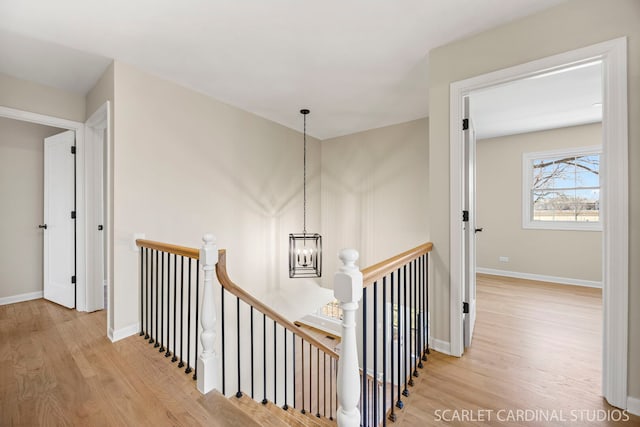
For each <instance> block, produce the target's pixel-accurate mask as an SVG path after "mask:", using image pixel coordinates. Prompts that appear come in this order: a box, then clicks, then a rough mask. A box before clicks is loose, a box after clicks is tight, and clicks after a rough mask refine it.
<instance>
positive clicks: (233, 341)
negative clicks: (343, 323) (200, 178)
mask: <svg viewBox="0 0 640 427" xmlns="http://www.w3.org/2000/svg"><path fill="white" fill-rule="evenodd" d="M226 263H227V254H226V251H225V250H222V249H221V250H219V252H218V262H217V264H216V274H217V277H218V282H219V283H220V285H221V289H220V306H221V312H220V323H221V325H220V326H221V328H220V330H221V331H222V337H221V363H222V369H221V372H222V377H221V381H220V387H221V388H220V389H219V390H221V392H222V394H225V395H227V394H228V393H229V391H231V392H232V393H233V392H235V396H236V397H242V395H243V393H244V392H246V393H247V394H249V395H250V396H251V398H252V399H255V400H261V402H262V403H263V404H265V405H266V404H267V403H268V402H273V403H274V404H276V405H278V406H281V407H282V408H283V409H285V410H288V409H289V408H295V409H298V410H300V411H301V412H302V413H303V414H310V415H312V416H315V417H318V418H320V417H324V418H328V419H330V420H333V419H334V416H335V413H336V410H337V398H336V393H337V391H336V384H337V381H336V376H337V375H338V372H337V370H338V368H337V366H338V353H336V351H335V350H334V349H331V348H329V347H328V346H327V345H325V344H324V343H322V342H321V341H319V340H318V339H317V338H316V337H314V336H313V335H311V334H309V333H308V332H307V331H306V330H304V329H302V328H300V327H299V326H297V325H295V324H294V323H293V322H291V321H289V320H288V319H286V318H284V317H283V316H282V315H280V314H279V313H277V312H275V311H274V310H273V309H271V308H270V307H268V306H267V305H265V304H264V303H263V302H262V301H260V300H258V299H257V298H255V297H254V296H253V295H251V294H250V293H248V292H247V291H245V290H244V289H242V288H241V287H239V286H238V285H236V284H235V283H234V282H233V281H232V280H231V279H230V278H229V275H228V273H227V267H226ZM260 398H262V399H260Z"/></svg>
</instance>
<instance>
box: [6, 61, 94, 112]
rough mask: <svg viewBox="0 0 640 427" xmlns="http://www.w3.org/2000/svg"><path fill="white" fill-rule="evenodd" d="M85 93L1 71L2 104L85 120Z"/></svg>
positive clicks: (18, 108)
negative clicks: (57, 87)
mask: <svg viewBox="0 0 640 427" xmlns="http://www.w3.org/2000/svg"><path fill="white" fill-rule="evenodd" d="M84 102H85V99H84V95H81V94H77V93H72V92H66V91H64V90H60V89H55V88H52V87H49V86H44V85H41V84H38V83H33V82H28V81H26V80H20V79H17V78H15V77H10V76H8V75H6V74H2V73H0V105H1V106H3V107H10V108H15V109H17V110H23V111H29V112H31V113H39V114H45V115H48V116H53V117H58V118H61V119H67V120H75V121H77V122H84V118H85V115H84V114H85V111H84V110H85V104H84Z"/></svg>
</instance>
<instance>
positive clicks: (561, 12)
mask: <svg viewBox="0 0 640 427" xmlns="http://www.w3.org/2000/svg"><path fill="white" fill-rule="evenodd" d="M638 22H640V2H638V1H637V0H616V1H615V2H609V1H602V0H570V1H568V2H566V3H563V4H561V5H559V6H557V7H555V8H552V9H549V10H546V11H543V12H541V13H539V14H536V15H533V16H530V17H527V18H524V19H521V20H517V21H514V22H512V23H510V24H507V25H504V26H501V27H498V28H495V29H492V30H489V31H486V32H483V33H480V34H477V35H475V36H474V37H471V38H468V39H465V40H461V41H458V42H455V43H452V44H450V45H446V46H443V47H440V48H438V49H434V50H433V51H431V52H430V55H429V56H430V60H429V64H430V65H429V111H430V117H429V123H430V132H429V141H430V175H429V177H430V182H431V183H433V184H432V185H431V189H430V194H431V198H430V201H431V203H430V206H431V218H430V221H431V224H437V227H435V226H434V227H432V228H431V239H432V240H433V242H434V250H435V252H434V254H433V258H432V259H433V260H434V263H433V265H434V267H435V271H434V274H435V283H434V286H435V289H434V295H433V297H432V299H431V301H430V302H431V303H432V317H431V318H432V324H433V328H432V331H433V335H434V336H435V338H438V339H441V340H444V341H449V249H450V245H449V220H450V217H451V214H450V212H449V85H450V83H452V82H454V81H458V80H463V79H466V78H470V77H473V76H477V75H480V74H484V73H488V72H491V71H495V70H498V69H502V68H506V67H510V66H514V65H517V64H521V63H524V62H527V61H532V60H535V59H539V58H543V57H546V56H550V55H554V54H557V53H561V52H565V51H568V50H572V49H577V48H580V47H583V46H588V45H591V44H595V43H598V42H602V41H605V40H611V39H614V38H617V37H621V36H627V38H628V43H629V44H628V83H629V87H628V90H629V95H628V96H629V166H630V179H629V183H630V186H629V203H630V211H629V218H630V228H629V230H630V235H629V241H630V243H629V256H630V280H629V284H630V290H629V292H630V294H629V301H630V304H632V305H631V309H630V310H629V361H630V364H629V371H628V375H629V394H630V395H631V396H635V397H640V364H638V363H634V362H633V361H636V360H640V326H639V325H640V311H638V310H634V309H633V308H634V307H635V305H636V304H637V302H638V301H639V300H640V264H639V263H637V262H635V260H637V259H640V191H638V190H639V189H638V183H640V167H639V166H638V165H640V25H638Z"/></svg>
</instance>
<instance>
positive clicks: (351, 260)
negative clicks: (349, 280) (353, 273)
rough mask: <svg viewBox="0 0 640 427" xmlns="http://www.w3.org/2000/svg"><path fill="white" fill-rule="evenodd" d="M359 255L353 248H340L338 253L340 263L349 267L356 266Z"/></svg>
mask: <svg viewBox="0 0 640 427" xmlns="http://www.w3.org/2000/svg"><path fill="white" fill-rule="evenodd" d="M359 257H360V254H359V253H358V251H356V250H355V249H342V250H341V251H340V254H339V255H338V258H340V260H341V261H342V264H344V266H345V267H348V268H349V269H352V268H356V261H357V260H358V258H359Z"/></svg>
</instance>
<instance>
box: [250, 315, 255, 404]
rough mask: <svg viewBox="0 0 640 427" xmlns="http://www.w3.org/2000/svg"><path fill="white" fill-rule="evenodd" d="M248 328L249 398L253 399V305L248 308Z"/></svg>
mask: <svg viewBox="0 0 640 427" xmlns="http://www.w3.org/2000/svg"><path fill="white" fill-rule="evenodd" d="M249 322H250V323H249V330H250V333H251V398H252V399H253V398H254V396H255V394H254V388H253V387H254V381H253V373H254V372H253V306H251V308H250V309H249Z"/></svg>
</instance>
